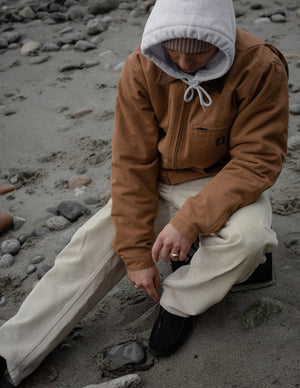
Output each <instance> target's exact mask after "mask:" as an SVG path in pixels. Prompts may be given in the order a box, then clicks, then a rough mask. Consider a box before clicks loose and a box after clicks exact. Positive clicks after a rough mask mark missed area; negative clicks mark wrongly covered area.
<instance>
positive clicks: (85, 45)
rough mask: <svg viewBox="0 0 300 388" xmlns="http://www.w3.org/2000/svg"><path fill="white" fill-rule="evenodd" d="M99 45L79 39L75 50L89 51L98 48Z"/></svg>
mask: <svg viewBox="0 0 300 388" xmlns="http://www.w3.org/2000/svg"><path fill="white" fill-rule="evenodd" d="M96 48H97V46H96V45H94V44H92V43H90V42H87V41H86V40H79V41H78V42H76V43H75V46H74V50H76V51H89V50H94V49H96Z"/></svg>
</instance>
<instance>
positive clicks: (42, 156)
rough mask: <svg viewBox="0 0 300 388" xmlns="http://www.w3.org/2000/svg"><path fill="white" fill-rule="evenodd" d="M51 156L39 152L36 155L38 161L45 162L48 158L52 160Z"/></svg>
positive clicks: (48, 160)
mask: <svg viewBox="0 0 300 388" xmlns="http://www.w3.org/2000/svg"><path fill="white" fill-rule="evenodd" d="M52 158H53V154H41V155H40V156H39V157H38V161H39V162H40V163H47V162H50V160H52Z"/></svg>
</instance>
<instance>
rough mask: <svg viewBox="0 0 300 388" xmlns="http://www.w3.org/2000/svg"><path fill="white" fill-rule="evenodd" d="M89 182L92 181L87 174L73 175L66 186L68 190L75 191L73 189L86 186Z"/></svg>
mask: <svg viewBox="0 0 300 388" xmlns="http://www.w3.org/2000/svg"><path fill="white" fill-rule="evenodd" d="M91 182H92V180H91V178H90V177H89V176H88V175H87V174H83V175H73V176H71V178H70V179H69V180H68V186H69V188H70V189H75V187H82V186H87V185H89V184H90V183H91Z"/></svg>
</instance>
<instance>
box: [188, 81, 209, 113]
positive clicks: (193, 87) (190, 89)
mask: <svg viewBox="0 0 300 388" xmlns="http://www.w3.org/2000/svg"><path fill="white" fill-rule="evenodd" d="M184 82H185V83H186V84H187V85H188V87H187V89H186V91H185V93H184V101H185V102H190V101H192V99H193V98H194V93H195V90H197V93H198V96H199V100H200V104H201V106H202V109H203V110H204V112H206V109H205V107H206V106H210V105H211V104H212V99H211V97H210V95H209V94H208V93H207V91H206V90H205V89H204V88H203V87H202V86H200V85H199V84H194V85H190V84H188V83H187V82H186V81H184ZM205 97H206V100H207V102H206V101H205Z"/></svg>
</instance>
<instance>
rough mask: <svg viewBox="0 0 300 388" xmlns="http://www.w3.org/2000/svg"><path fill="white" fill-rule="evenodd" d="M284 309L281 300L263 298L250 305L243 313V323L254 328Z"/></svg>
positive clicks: (249, 327)
mask: <svg viewBox="0 0 300 388" xmlns="http://www.w3.org/2000/svg"><path fill="white" fill-rule="evenodd" d="M282 309H283V306H282V303H281V302H280V301H279V300H276V299H272V298H262V299H261V300H258V301H256V302H254V303H253V304H252V305H251V306H249V307H248V309H247V310H246V312H245V313H244V315H243V323H244V325H245V327H246V328H248V329H253V328H256V327H258V326H261V325H262V324H263V323H265V322H266V321H268V320H269V319H270V318H272V317H273V316H274V315H277V314H279V313H280V312H281V311H282Z"/></svg>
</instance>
